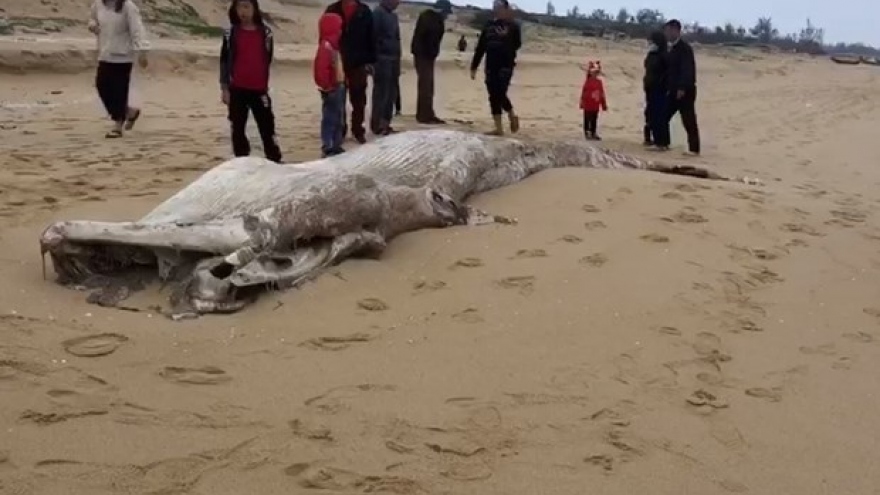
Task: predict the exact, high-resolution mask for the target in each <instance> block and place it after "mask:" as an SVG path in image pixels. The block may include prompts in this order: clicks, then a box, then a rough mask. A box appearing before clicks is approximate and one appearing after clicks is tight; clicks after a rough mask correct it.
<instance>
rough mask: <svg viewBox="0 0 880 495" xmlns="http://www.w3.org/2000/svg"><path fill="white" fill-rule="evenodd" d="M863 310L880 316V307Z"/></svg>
mask: <svg viewBox="0 0 880 495" xmlns="http://www.w3.org/2000/svg"><path fill="white" fill-rule="evenodd" d="M862 312H863V313H865V314H866V315H868V316H873V317H874V318H880V308H863V309H862Z"/></svg>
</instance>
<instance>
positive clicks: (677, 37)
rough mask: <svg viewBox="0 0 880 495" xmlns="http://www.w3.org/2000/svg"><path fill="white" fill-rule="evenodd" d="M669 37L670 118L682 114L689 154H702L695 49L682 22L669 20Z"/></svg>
mask: <svg viewBox="0 0 880 495" xmlns="http://www.w3.org/2000/svg"><path fill="white" fill-rule="evenodd" d="M664 27H665V31H666V39H668V40H669V42H670V43H671V47H670V49H669V57H668V61H669V71H668V73H667V78H668V88H669V102H668V103H669V108H668V111H667V112H666V114H667V116H668V119H667V121H669V120H672V117H674V116H675V114H676V113H681V123H682V125H684V130H685V131H686V132H687V140H688V152H687V154H688V155H699V154H700V129H699V127H698V126H697V111H696V101H697V63H696V60H695V59H694V49H693V48H691V45H689V44H687V42H685V41H684V40H683V39H681V23H680V22H679V21H678V20H676V19H673V20H671V21H669V22H667V23H666V25H665V26H664Z"/></svg>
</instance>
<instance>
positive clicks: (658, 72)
mask: <svg viewBox="0 0 880 495" xmlns="http://www.w3.org/2000/svg"><path fill="white" fill-rule="evenodd" d="M648 42H649V46H648V54H647V55H646V56H645V77H644V78H643V80H642V82H643V86H644V89H645V132H644V134H645V146H653V147H654V148H653V149H655V150H657V151H666V150H667V149H669V116H668V115H667V112H668V111H667V107H668V105H667V93H668V90H669V89H668V88H669V82H668V81H667V72H668V70H669V69H668V61H667V57H668V49H667V46H666V36H665V35H664V34H663V32H662V31H654V32H653V33H651V36H650V37H649V38H648Z"/></svg>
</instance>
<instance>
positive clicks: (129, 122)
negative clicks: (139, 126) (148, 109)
mask: <svg viewBox="0 0 880 495" xmlns="http://www.w3.org/2000/svg"><path fill="white" fill-rule="evenodd" d="M139 118H141V110H140V109H137V110H135V111H134V113H133V114H132V115H131V117H129V118H127V119H125V130H126V131H130V130H132V129H133V128H134V125H135V124H136V123H137V121H138V119H139Z"/></svg>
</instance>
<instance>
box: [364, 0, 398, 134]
mask: <svg viewBox="0 0 880 495" xmlns="http://www.w3.org/2000/svg"><path fill="white" fill-rule="evenodd" d="M399 4H400V0H381V1H380V2H379V5H377V6H376V7H375V8H374V9H373V39H374V42H375V53H376V63H375V64H374V65H373V103H372V108H371V113H370V130H371V131H373V134H376V135H378V136H387V135H388V134H391V133H393V132H395V131H394V128H393V127H391V120H392V118H393V117H394V101H395V100H396V99H397V91H398V89H399V88H400V57H401V46H400V22H399V20H398V19H397V13H396V12H395V10H397V6H398V5H399Z"/></svg>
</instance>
